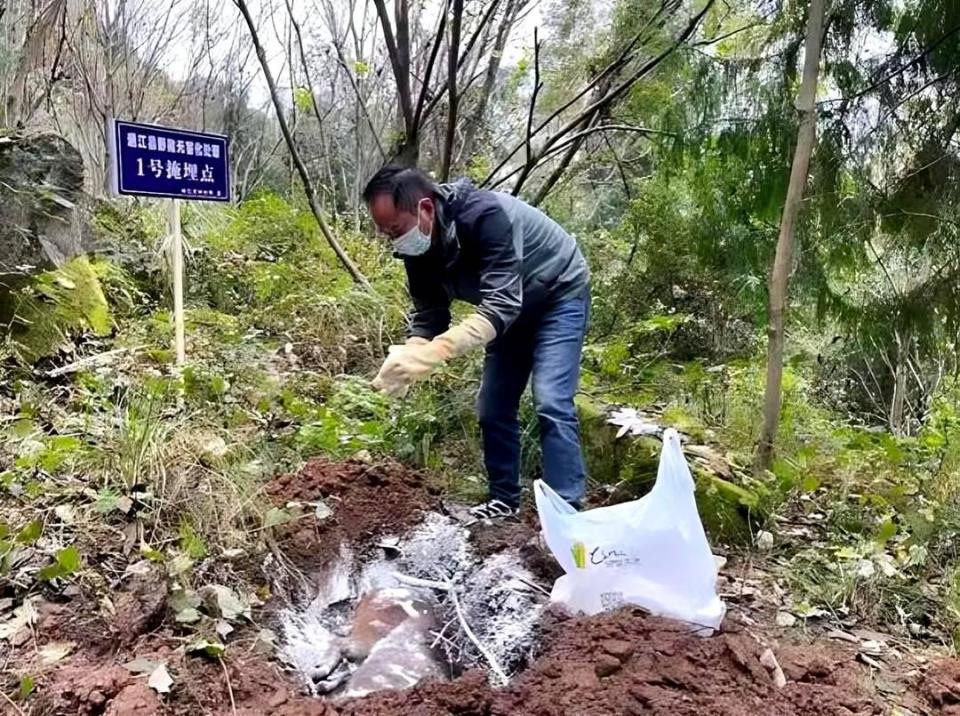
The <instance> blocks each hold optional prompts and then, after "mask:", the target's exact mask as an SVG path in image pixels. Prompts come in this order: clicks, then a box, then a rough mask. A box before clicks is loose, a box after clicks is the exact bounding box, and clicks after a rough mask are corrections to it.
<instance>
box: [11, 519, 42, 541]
mask: <svg viewBox="0 0 960 716" xmlns="http://www.w3.org/2000/svg"><path fill="white" fill-rule="evenodd" d="M42 534H43V523H42V522H40V520H34V521H33V522H31V523H29V524H28V525H27V526H26V527H24V528H23V529H21V530H20V531H19V532H18V533H17V542H19V543H20V544H33V543H34V542H36V541H37V540H38V539H40V535H42Z"/></svg>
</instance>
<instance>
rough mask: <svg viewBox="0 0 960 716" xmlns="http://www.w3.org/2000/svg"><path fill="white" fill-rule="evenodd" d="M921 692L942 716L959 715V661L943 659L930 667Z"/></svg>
mask: <svg viewBox="0 0 960 716" xmlns="http://www.w3.org/2000/svg"><path fill="white" fill-rule="evenodd" d="M921 692H922V693H923V695H924V696H926V698H927V699H928V700H929V701H930V703H931V705H933V706H934V707H935V708H936V709H937V713H939V714H944V716H960V661H958V660H956V659H945V660H943V661H939V662H937V663H936V664H934V665H933V666H931V667H930V670H929V671H928V672H927V674H926V676H925V678H924V680H923V685H922V687H921Z"/></svg>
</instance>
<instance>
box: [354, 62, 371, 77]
mask: <svg viewBox="0 0 960 716" xmlns="http://www.w3.org/2000/svg"><path fill="white" fill-rule="evenodd" d="M353 71H354V73H356V74H357V75H360V76H363V75H365V74H367V73H369V72H370V65H368V64H367V63H366V62H364V61H363V60H357V61H356V62H354V63H353Z"/></svg>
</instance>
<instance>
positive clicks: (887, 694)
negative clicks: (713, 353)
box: [0, 460, 960, 716]
mask: <svg viewBox="0 0 960 716" xmlns="http://www.w3.org/2000/svg"><path fill="white" fill-rule="evenodd" d="M266 492H267V494H268V495H269V497H270V499H271V501H272V502H273V503H274V504H275V505H276V506H277V509H290V508H291V506H292V505H299V506H304V505H306V506H309V507H310V508H314V507H316V508H317V509H316V510H314V509H309V510H307V511H306V512H305V513H304V514H303V515H302V516H301V517H300V518H299V519H296V520H291V521H287V522H284V523H282V524H278V525H276V526H275V528H274V529H273V530H271V532H270V534H271V536H270V537H269V538H267V539H265V544H266V547H265V549H264V552H263V553H262V554H249V553H245V554H232V555H230V556H229V558H225V559H220V560H217V561H216V562H215V563H214V565H213V566H212V567H211V568H210V573H208V574H207V575H205V576H206V577H207V578H208V580H207V581H208V582H209V581H214V580H216V581H218V582H221V583H222V584H224V585H229V588H227V587H224V588H223V590H222V591H220V592H216V593H214V595H213V599H212V600H211V599H210V598H209V597H210V595H209V594H207V595H204V598H203V600H202V602H201V600H199V599H198V600H197V601H195V602H193V601H190V600H189V599H188V600H187V603H186V604H184V599H185V596H188V595H185V594H184V593H183V592H170V591H169V588H168V587H167V580H166V579H165V575H164V574H163V572H162V570H161V569H159V568H158V567H157V565H155V564H151V563H150V562H149V560H144V562H142V563H140V565H139V566H138V567H137V568H136V569H130V568H128V569H126V570H124V572H123V573H122V574H121V575H118V576H117V578H116V579H115V580H114V582H113V583H112V584H110V585H109V587H110V589H109V591H106V592H103V593H97V592H96V591H93V590H90V589H87V588H74V589H72V590H67V591H65V592H63V593H61V594H58V595H56V596H53V595H50V594H48V595H47V596H45V597H38V598H36V599H35V600H34V601H31V602H29V603H28V608H29V610H30V613H29V614H26V615H25V614H24V612H23V611H22V609H23V608H22V607H21V608H20V610H21V611H20V612H19V618H20V622H19V628H18V629H16V631H15V633H11V634H10V635H9V639H8V642H9V644H10V645H11V646H10V648H9V649H8V651H7V654H6V655H5V656H4V657H3V660H4V662H5V664H4V671H5V672H7V673H29V674H31V680H32V682H33V683H31V685H30V687H31V689H35V693H34V694H33V696H32V697H31V698H30V699H29V700H28V701H26V702H23V703H22V705H17V704H16V703H14V701H12V700H9V701H8V702H7V703H6V704H4V705H3V708H2V709H0V710H2V711H3V712H4V713H11V714H17V713H19V714H26V713H30V714H38V715H39V714H71V715H73V714H81V715H93V714H107V715H113V716H116V715H119V714H137V715H138V716H159V715H168V716H174V715H176V716H181V715H183V716H186V715H187V714H190V715H191V716H193V715H196V714H238V715H245V716H253V715H254V714H276V715H277V716H284V715H286V716H293V715H294V714H297V715H307V716H309V715H311V714H315V715H317V716H320V715H324V716H334V715H336V714H342V715H344V716H346V715H359V714H364V715H366V716H370V715H377V714H413V713H416V714H418V716H419V715H430V714H462V715H469V714H476V715H478V716H480V715H487V714H489V715H494V714H502V715H504V716H505V715H506V714H544V715H548V714H556V715H558V716H559V715H560V714H612V713H616V714H673V715H682V714H691V715H693V714H698V715H699V714H721V715H722V714H729V715H733V714H752V715H759V714H770V715H774V714H776V715H778V716H779V715H784V714H838V715H839V714H886V713H895V714H960V661H958V660H956V659H952V658H948V657H947V656H946V655H945V654H943V653H940V652H933V651H931V650H929V649H928V648H924V647H923V646H922V643H921V642H919V641H910V640H904V639H902V638H898V637H894V636H892V635H890V634H886V633H883V632H880V631H874V630H867V629H857V628H855V625H854V626H851V627H850V628H845V626H844V624H843V623H841V622H839V621H838V620H837V619H835V618H832V617H831V615H827V614H822V613H821V614H816V613H811V614H809V615H808V616H807V618H803V619H797V618H796V617H795V616H793V615H791V614H789V613H788V612H786V611H784V610H783V609H782V605H783V603H784V595H783V594H782V588H781V587H779V586H778V584H777V582H776V580H775V579H773V578H772V577H771V576H770V575H769V574H768V573H767V572H765V571H764V569H763V565H762V564H760V563H759V562H754V561H750V560H744V559H738V558H737V557H736V556H735V555H733V554H730V555H728V556H727V559H726V562H725V564H724V565H723V567H722V568H721V577H720V580H719V583H718V587H719V589H720V592H721V595H722V596H723V598H724V600H725V601H726V603H727V605H728V614H727V616H726V619H725V622H724V624H723V625H722V628H721V630H720V631H719V633H717V634H715V635H713V636H711V637H701V636H697V635H694V634H692V633H691V632H690V630H689V629H688V628H685V627H684V626H682V625H681V624H679V623H675V622H670V621H668V620H663V619H658V618H655V617H652V616H650V615H648V614H646V613H644V612H643V611H642V610H639V609H629V608H628V609H622V610H619V611H616V612H612V613H607V614H603V615H599V616H595V617H570V616H567V615H564V614H561V613H560V612H558V611H556V610H555V609H552V608H548V609H545V610H544V611H543V615H542V619H541V624H540V626H539V629H538V636H537V640H536V645H535V647H534V648H533V649H531V651H530V656H529V659H528V660H527V663H525V664H522V665H520V666H519V667H518V668H517V669H515V673H513V674H512V677H511V679H510V681H509V683H508V684H507V685H506V686H504V687H502V688H493V687H492V686H490V684H489V679H488V674H487V673H486V672H485V671H484V670H482V669H480V668H470V669H466V670H463V671H461V672H460V673H456V672H458V671H459V670H457V669H452V670H448V676H449V677H451V678H448V679H446V680H445V679H433V680H430V681H427V682H424V683H422V684H420V685H418V686H416V687H414V688H413V689H410V690H407V691H380V692H376V693H372V694H369V695H367V696H364V697H362V698H359V699H345V700H337V699H335V698H333V699H325V698H322V697H317V696H313V695H310V694H309V692H308V690H307V688H306V686H307V685H306V684H304V683H303V682H302V681H301V680H300V679H298V677H297V676H296V675H295V674H294V673H293V672H292V671H291V669H289V668H287V667H285V666H284V665H283V664H282V663H280V660H279V659H278V658H277V654H278V646H277V641H278V639H282V624H280V620H279V615H280V613H281V612H282V611H283V610H284V609H288V608H290V607H291V605H292V604H295V603H296V602H298V601H300V602H308V601H309V600H310V598H311V597H312V594H313V592H315V591H316V588H317V585H316V584H315V583H314V582H313V581H312V576H314V575H319V574H323V573H324V571H325V570H329V569H331V568H332V567H333V566H334V563H335V562H336V560H337V559H338V555H340V554H341V553H342V548H343V547H344V545H347V546H349V547H350V549H352V550H353V551H354V552H355V553H357V554H363V553H365V552H367V551H376V550H377V549H379V547H378V544H379V543H380V541H382V539H383V538H384V537H385V536H388V535H392V536H402V535H403V534H404V533H405V532H406V531H409V530H411V529H413V528H414V527H415V526H416V525H417V524H419V523H421V522H422V520H423V518H424V516H425V515H427V514H430V513H437V512H440V513H444V512H447V511H448V507H449V506H446V505H444V504H443V503H442V501H441V499H440V491H438V490H436V489H434V488H433V487H432V486H431V485H430V483H429V481H428V480H427V479H426V478H425V477H424V476H423V475H421V474H420V473H417V472H414V471H411V470H408V469H407V468H404V467H401V466H399V465H392V464H374V463H364V462H360V461H350V462H330V461H320V460H315V461H312V462H310V463H308V464H307V466H306V467H305V468H304V469H303V470H302V471H300V472H298V473H296V474H293V475H284V476H278V477H276V478H274V479H273V480H272V481H271V482H269V483H268V485H267V488H266ZM534 520H535V517H534V516H533V515H529V516H528V517H527V518H526V519H525V521H523V522H515V523H508V524H504V525H501V526H498V527H496V528H479V529H477V528H475V529H473V532H472V535H471V538H472V547H473V549H474V550H475V551H476V553H477V554H478V555H481V556H483V557H488V556H490V555H496V554H501V553H505V552H506V551H508V550H516V551H517V552H516V553H517V554H518V555H519V557H520V559H521V561H522V562H523V566H524V567H525V568H526V570H527V572H528V573H530V574H532V575H534V578H535V581H536V582H538V583H539V585H538V586H539V587H542V588H543V589H546V590H549V588H550V586H551V584H552V580H553V579H554V578H556V576H558V574H559V568H558V566H557V565H556V563H555V562H553V560H552V558H551V557H550V556H549V555H548V554H545V553H544V552H543V550H542V548H541V546H540V542H539V540H538V534H537V528H536V525H535V522H534ZM116 539H117V540H118V543H117V544H103V545H102V550H103V552H104V554H105V555H106V554H108V553H110V552H113V551H117V552H119V551H122V550H123V545H122V541H123V535H122V534H118V535H117V536H116ZM224 594H226V595H228V597H227V598H225V597H224V596H223V595H224ZM244 595H249V596H248V597H245V596H244ZM201 614H202V616H203V620H204V621H198V619H194V617H197V618H199V617H200V616H201ZM15 619H16V617H15V618H13V619H11V618H10V614H9V613H7V614H0V625H2V626H4V627H5V628H6V629H7V630H13V629H14V628H15V626H16V625H14V626H11V625H12V624H14V622H15ZM207 621H209V624H210V629H211V631H210V632H209V633H208V634H207V637H206V638H204V633H203V629H202V628H199V627H196V626H188V622H190V623H194V624H204V623H207ZM214 631H215V633H214ZM221 642H222V643H221ZM224 644H225V645H226V646H227V647H228V648H227V649H226V651H224V646H223V645H224ZM161 667H162V668H161ZM781 671H782V676H781V673H780V672H781ZM778 682H779V683H778ZM784 682H785V683H784Z"/></svg>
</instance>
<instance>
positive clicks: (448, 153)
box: [440, 0, 463, 181]
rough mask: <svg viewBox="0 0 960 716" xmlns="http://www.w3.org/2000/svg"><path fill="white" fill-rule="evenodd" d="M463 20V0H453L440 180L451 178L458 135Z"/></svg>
mask: <svg viewBox="0 0 960 716" xmlns="http://www.w3.org/2000/svg"><path fill="white" fill-rule="evenodd" d="M462 21H463V0H453V18H452V20H451V22H450V48H449V55H448V63H447V89H448V90H449V92H450V100H449V105H450V106H449V111H448V112H447V135H446V138H445V140H444V143H443V166H442V168H441V169H440V181H447V180H448V179H449V178H450V168H451V167H452V166H453V145H454V141H455V140H456V135H457V106H458V104H459V101H460V98H459V97H458V96H457V64H458V62H459V60H460V57H459V53H460V26H461V24H462Z"/></svg>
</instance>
